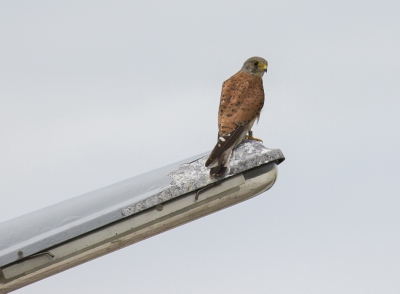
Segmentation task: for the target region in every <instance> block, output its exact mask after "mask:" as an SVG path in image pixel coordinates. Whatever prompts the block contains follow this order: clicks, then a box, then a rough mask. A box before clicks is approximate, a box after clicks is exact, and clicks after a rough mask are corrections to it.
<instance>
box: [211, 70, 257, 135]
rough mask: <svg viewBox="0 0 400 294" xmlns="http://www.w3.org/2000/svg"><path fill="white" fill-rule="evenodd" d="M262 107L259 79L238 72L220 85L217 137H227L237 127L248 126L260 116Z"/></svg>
mask: <svg viewBox="0 0 400 294" xmlns="http://www.w3.org/2000/svg"><path fill="white" fill-rule="evenodd" d="M263 105H264V89H263V84H262V80H261V78H259V77H257V76H255V75H251V74H248V73H245V72H242V71H239V72H238V73H237V74H235V75H234V76H232V77H231V78H229V79H228V80H226V81H225V82H224V83H223V84H222V92H221V102H220V107H219V113H218V133H219V135H228V134H230V133H232V132H233V131H234V130H235V129H236V127H237V126H239V125H245V124H248V123H249V122H250V121H252V120H253V119H254V118H256V117H258V116H259V115H260V111H261V109H262V107H263Z"/></svg>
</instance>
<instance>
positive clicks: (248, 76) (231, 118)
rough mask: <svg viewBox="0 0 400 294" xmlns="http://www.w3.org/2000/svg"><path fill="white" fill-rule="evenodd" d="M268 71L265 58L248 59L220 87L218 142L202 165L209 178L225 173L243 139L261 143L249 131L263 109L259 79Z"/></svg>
mask: <svg viewBox="0 0 400 294" xmlns="http://www.w3.org/2000/svg"><path fill="white" fill-rule="evenodd" d="M267 68H268V62H267V61H266V60H265V59H264V58H262V57H258V56H254V57H250V58H249V59H247V60H246V61H245V62H244V64H243V66H242V68H241V69H240V70H239V71H238V72H237V73H236V74H234V75H233V76H232V77H230V78H229V79H227V80H226V81H225V82H223V83H222V91H221V98H220V104H219V109H218V139H217V140H218V141H217V143H216V144H215V147H214V149H213V150H212V151H211V153H210V155H209V156H208V159H207V161H206V162H205V166H206V167H210V175H211V176H214V177H219V176H222V175H223V174H224V173H225V172H226V169H227V166H228V164H229V159H230V157H231V154H232V150H233V149H234V148H235V147H236V146H237V145H238V144H239V143H240V142H241V141H242V140H243V139H245V138H246V139H248V140H256V141H261V140H260V139H258V138H255V137H253V133H252V131H251V128H252V127H253V124H254V122H255V121H256V120H257V121H258V120H259V118H260V113H261V109H262V108H263V106H264V87H263V81H262V77H263V75H264V73H266V72H267ZM246 135H247V136H246Z"/></svg>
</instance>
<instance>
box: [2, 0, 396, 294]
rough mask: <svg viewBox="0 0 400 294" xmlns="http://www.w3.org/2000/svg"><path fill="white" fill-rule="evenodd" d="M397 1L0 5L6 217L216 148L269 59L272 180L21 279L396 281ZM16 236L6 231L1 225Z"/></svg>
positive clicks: (105, 289) (340, 284)
mask: <svg viewBox="0 0 400 294" xmlns="http://www.w3.org/2000/svg"><path fill="white" fill-rule="evenodd" d="M399 9H400V4H399V2H398V1H274V2H272V1H230V2H228V1H218V0H217V1H215V0H214V1H196V2H194V1H168V2H167V1H157V0H154V1H146V2H145V3H144V1H143V3H139V1H108V2H105V1H102V2H99V1H68V2H59V1H34V2H32V1H1V2H0V40H1V41H0V42H1V43H0V44H1V46H0V81H1V84H0V135H1V140H0V195H1V202H0V221H4V220H8V219H10V218H13V217H17V216H19V215H22V214H24V213H28V212H30V211H33V210H36V209H39V208H42V207H45V206H48V205H51V204H53V203H57V202H60V201H62V200H65V199H68V198H71V197H73V196H76V195H79V194H83V193H85V192H88V191H91V190H94V189H97V188H100V187H103V186H106V185H109V184H112V183H114V182H117V181H120V180H123V179H126V178H128V177H131V176H134V175H137V174H140V173H142V172H145V171H149V170H152V169H154V168H157V167H160V166H163V165H166V164H168V163H171V162H175V161H178V160H181V159H184V158H185V157H189V156H192V155H195V154H198V153H201V152H204V151H207V150H210V149H211V148H212V147H213V146H214V143H215V142H214V141H215V137H216V131H217V107H218V102H219V94H220V89H221V84H222V82H223V81H224V80H225V79H227V78H229V77H230V76H231V75H233V74H234V73H236V72H237V71H238V70H239V69H240V67H241V66H242V63H243V62H244V60H246V59H247V58H248V57H250V56H253V55H259V56H262V57H264V58H266V59H267V60H268V62H269V67H268V74H267V75H265V78H264V87H265V92H266V102H265V107H264V110H263V112H262V115H261V119H260V122H259V124H258V125H257V126H256V127H255V128H254V134H255V136H257V137H260V138H262V139H263V140H264V144H265V145H266V146H267V147H271V148H280V149H281V150H282V151H283V153H284V154H285V156H286V158H287V160H286V161H285V162H284V163H283V164H282V165H281V166H280V168H279V172H280V174H279V178H278V181H277V183H276V184H275V186H274V187H273V188H272V189H271V190H270V191H268V192H267V193H265V194H263V195H260V196H258V197H256V198H254V199H252V200H250V201H247V202H245V203H242V204H240V205H237V206H234V207H231V208H229V209H226V210H224V211H221V212H218V213H216V214H214V215H211V216H208V217H206V218H203V219H200V220H198V221H195V222H193V223H190V224H187V225H185V226H182V227H180V228H177V229H174V230H172V231H169V232H167V233H164V234H161V235H159V236H156V237H153V238H151V239H148V240H146V241H143V242H141V243H138V244H135V245H133V246H130V247H128V248H126V249H123V250H120V251H118V252H116V253H113V254H110V255H108V256H105V257H102V258H100V259H97V260H95V261H92V262H89V263H87V264H84V265H81V266H79V267H77V268H74V269H71V270H68V271H66V272H63V273H61V274H58V275H56V276H54V277H51V278H48V279H46V280H43V281H40V282H38V283H35V284H33V285H30V286H28V287H26V288H23V289H21V290H18V293H30V294H32V293H52V292H54V291H55V290H57V293H61V294H63V293H87V292H88V291H90V292H95V293H113V292H116V291H118V292H120V293H131V292H133V291H134V292H137V293H161V292H162V293H296V294H297V293H307V294H309V293H399V292H400V280H399V276H400V251H399V248H400V234H399V232H400V213H399V209H400V198H399V197H400V185H399V180H398V176H399V163H400V135H399V133H400V132H399V130H398V129H399V125H400V113H399V112H400V111H399V110H400V99H399V92H400V74H399V68H400V57H399V52H400V35H399V27H400V19H399V17H398V11H399ZM0 239H1V236H0Z"/></svg>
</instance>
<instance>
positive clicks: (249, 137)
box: [244, 136, 264, 143]
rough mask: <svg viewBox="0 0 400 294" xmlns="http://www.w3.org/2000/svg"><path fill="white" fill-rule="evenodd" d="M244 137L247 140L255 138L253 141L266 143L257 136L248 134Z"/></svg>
mask: <svg viewBox="0 0 400 294" xmlns="http://www.w3.org/2000/svg"><path fill="white" fill-rule="evenodd" d="M244 138H245V139H246V140H253V141H258V142H261V143H264V142H263V140H261V139H258V138H255V137H253V136H246V137H244Z"/></svg>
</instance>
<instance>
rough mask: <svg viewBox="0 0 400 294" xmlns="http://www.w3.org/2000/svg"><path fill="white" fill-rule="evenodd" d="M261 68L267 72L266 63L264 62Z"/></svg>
mask: <svg viewBox="0 0 400 294" xmlns="http://www.w3.org/2000/svg"><path fill="white" fill-rule="evenodd" d="M263 70H264V71H265V72H267V65H266V64H264V65H263Z"/></svg>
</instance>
